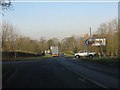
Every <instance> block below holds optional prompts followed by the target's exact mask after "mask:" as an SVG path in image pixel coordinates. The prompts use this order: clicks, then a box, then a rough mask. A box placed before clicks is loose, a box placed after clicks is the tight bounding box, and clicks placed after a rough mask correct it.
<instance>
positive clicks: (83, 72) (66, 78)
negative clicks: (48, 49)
mask: <svg viewBox="0 0 120 90" xmlns="http://www.w3.org/2000/svg"><path fill="white" fill-rule="evenodd" d="M5 64H12V65H13V66H14V71H13V72H12V74H10V75H9V78H7V79H3V81H2V82H3V85H2V88H3V89H4V88H118V83H119V77H118V75H119V74H118V73H119V72H118V70H114V69H112V68H108V67H105V66H102V65H100V64H95V63H90V62H86V61H83V60H81V59H74V58H65V57H52V58H40V59H36V60H30V61H18V62H11V63H9V62H8V63H3V65H5Z"/></svg>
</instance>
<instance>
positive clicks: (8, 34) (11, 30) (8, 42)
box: [1, 22, 17, 51]
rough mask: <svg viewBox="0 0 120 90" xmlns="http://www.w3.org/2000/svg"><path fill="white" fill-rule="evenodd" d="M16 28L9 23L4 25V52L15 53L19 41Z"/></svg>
mask: <svg viewBox="0 0 120 90" xmlns="http://www.w3.org/2000/svg"><path fill="white" fill-rule="evenodd" d="M15 30H16V28H15V27H14V26H13V25H12V24H9V23H6V22H3V23H2V33H1V35H2V37H1V39H2V51H14V50H15V41H16V39H17V33H16V31H15Z"/></svg>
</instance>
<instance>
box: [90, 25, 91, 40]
mask: <svg viewBox="0 0 120 90" xmlns="http://www.w3.org/2000/svg"><path fill="white" fill-rule="evenodd" d="M90 38H91V27H90Z"/></svg>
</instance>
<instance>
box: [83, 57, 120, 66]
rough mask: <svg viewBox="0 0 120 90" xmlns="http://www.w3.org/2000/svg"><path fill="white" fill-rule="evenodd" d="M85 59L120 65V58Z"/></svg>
mask: <svg viewBox="0 0 120 90" xmlns="http://www.w3.org/2000/svg"><path fill="white" fill-rule="evenodd" d="M85 60H87V61H90V62H95V63H100V64H103V65H108V66H113V67H119V65H120V58H93V59H90V58H87V59H85Z"/></svg>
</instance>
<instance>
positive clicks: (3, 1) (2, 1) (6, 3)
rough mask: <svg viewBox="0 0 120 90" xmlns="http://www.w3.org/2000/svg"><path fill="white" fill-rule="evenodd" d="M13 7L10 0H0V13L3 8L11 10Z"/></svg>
mask: <svg viewBox="0 0 120 90" xmlns="http://www.w3.org/2000/svg"><path fill="white" fill-rule="evenodd" d="M12 8H13V6H12V2H11V0H0V13H2V15H4V14H3V12H4V11H5V10H11V9H12Z"/></svg>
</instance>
